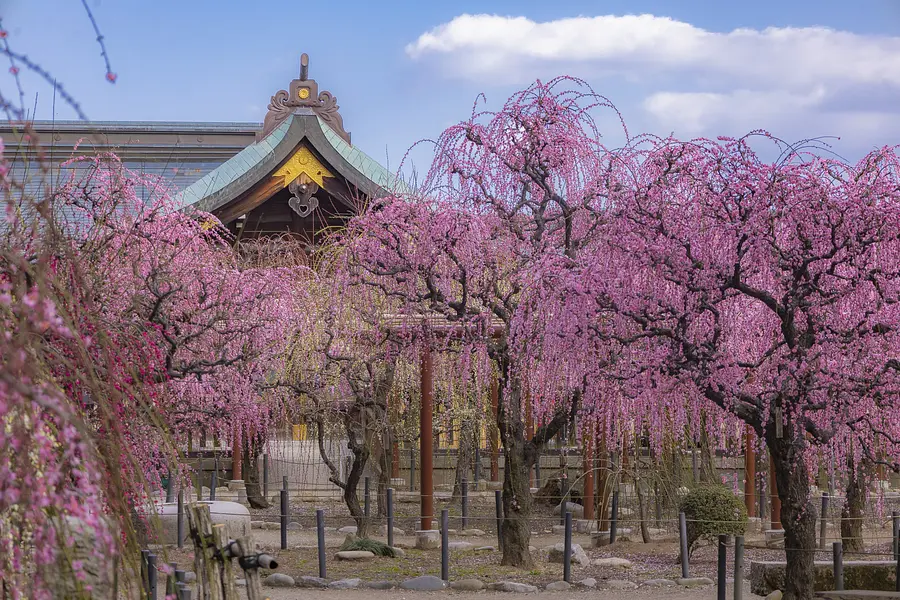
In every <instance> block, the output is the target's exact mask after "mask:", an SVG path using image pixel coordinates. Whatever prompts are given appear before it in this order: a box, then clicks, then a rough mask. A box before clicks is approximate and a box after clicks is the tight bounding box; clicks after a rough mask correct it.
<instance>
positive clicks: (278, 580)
mask: <svg viewBox="0 0 900 600" xmlns="http://www.w3.org/2000/svg"><path fill="white" fill-rule="evenodd" d="M263 585H264V586H266V587H294V585H295V584H294V578H293V577H291V576H290V575H285V574H284V573H272V574H271V575H269V576H268V577H266V578H265V579H263Z"/></svg>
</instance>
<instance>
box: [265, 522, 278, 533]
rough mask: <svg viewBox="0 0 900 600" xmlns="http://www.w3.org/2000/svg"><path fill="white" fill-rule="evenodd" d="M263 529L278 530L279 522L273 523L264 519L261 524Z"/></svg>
mask: <svg viewBox="0 0 900 600" xmlns="http://www.w3.org/2000/svg"><path fill="white" fill-rule="evenodd" d="M263 529H268V530H269V531H279V530H280V529H281V523H273V522H272V521H266V522H265V523H264V524H263Z"/></svg>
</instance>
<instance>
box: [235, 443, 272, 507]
mask: <svg viewBox="0 0 900 600" xmlns="http://www.w3.org/2000/svg"><path fill="white" fill-rule="evenodd" d="M262 447H263V444H262V441H261V440H260V439H259V437H257V436H252V437H251V438H250V439H249V440H246V441H245V442H244V444H243V448H242V450H243V451H242V452H241V463H242V467H241V470H242V471H243V475H244V486H245V487H246V488H247V503H248V504H250V507H251V508H269V506H270V505H269V502H268V500H267V499H266V498H265V497H263V493H262V485H261V482H260V477H259V455H260V454H261V453H262Z"/></svg>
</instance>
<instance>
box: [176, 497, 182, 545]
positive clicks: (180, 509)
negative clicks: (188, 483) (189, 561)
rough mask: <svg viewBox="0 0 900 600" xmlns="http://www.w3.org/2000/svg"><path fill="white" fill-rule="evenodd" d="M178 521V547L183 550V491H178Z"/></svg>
mask: <svg viewBox="0 0 900 600" xmlns="http://www.w3.org/2000/svg"><path fill="white" fill-rule="evenodd" d="M177 518H178V521H177V522H176V528H177V531H176V535H177V536H178V547H179V548H184V490H181V489H179V490H178V517H177Z"/></svg>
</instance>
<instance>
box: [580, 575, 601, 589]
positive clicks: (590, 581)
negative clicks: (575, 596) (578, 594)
mask: <svg viewBox="0 0 900 600" xmlns="http://www.w3.org/2000/svg"><path fill="white" fill-rule="evenodd" d="M575 585H577V586H578V587H583V588H595V587H597V580H596V579H594V578H593V577H588V578H587V579H582V580H581V581H579V582H578V583H576V584H575Z"/></svg>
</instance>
